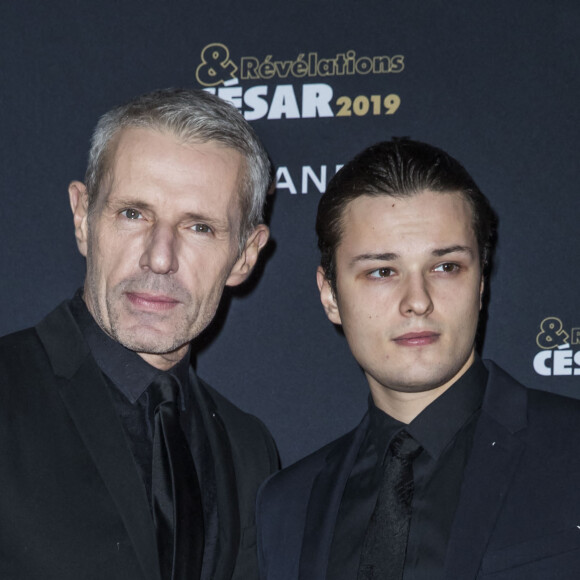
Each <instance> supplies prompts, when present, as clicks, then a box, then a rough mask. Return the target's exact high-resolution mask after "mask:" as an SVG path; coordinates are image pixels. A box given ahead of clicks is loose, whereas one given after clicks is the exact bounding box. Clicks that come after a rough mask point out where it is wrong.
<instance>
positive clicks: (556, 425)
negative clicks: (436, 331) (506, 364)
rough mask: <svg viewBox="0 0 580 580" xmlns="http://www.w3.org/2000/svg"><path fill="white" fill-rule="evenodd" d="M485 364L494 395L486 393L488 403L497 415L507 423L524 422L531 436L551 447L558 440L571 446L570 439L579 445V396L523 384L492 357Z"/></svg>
mask: <svg viewBox="0 0 580 580" xmlns="http://www.w3.org/2000/svg"><path fill="white" fill-rule="evenodd" d="M486 366H487V367H488V369H489V371H490V377H489V382H488V391H490V395H491V396H489V397H488V396H487V394H486V397H487V401H486V403H487V407H488V409H489V408H490V407H492V408H493V414H494V416H496V417H501V418H502V420H503V421H502V422H504V423H505V424H506V425H512V426H517V425H518V424H519V425H521V426H525V427H526V429H525V433H526V434H527V437H528V438H529V439H536V440H537V441H538V442H539V441H542V442H545V443H546V444H547V445H550V446H551V447H553V446H554V445H557V444H559V443H561V444H562V445H565V446H566V447H568V446H569V445H570V443H571V442H574V444H575V445H576V444H577V445H580V429H578V423H579V421H580V400H578V399H575V398H571V397H566V396H564V395H560V394H557V393H553V392H548V391H543V390H539V389H532V388H529V387H527V386H524V385H522V384H521V383H520V382H518V381H517V380H516V379H514V378H513V377H512V376H510V375H509V374H508V373H507V372H506V371H505V370H503V369H502V368H501V367H499V366H498V365H496V364H494V363H492V362H491V361H486ZM518 414H521V416H520V420H519V421H517V423H516V424H515V425H514V423H512V422H511V421H513V418H514V417H516V416H517V415H518ZM515 430H517V429H514V431H515ZM558 442H559V443H558Z"/></svg>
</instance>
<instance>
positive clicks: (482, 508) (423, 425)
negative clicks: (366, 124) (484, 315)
mask: <svg viewBox="0 0 580 580" xmlns="http://www.w3.org/2000/svg"><path fill="white" fill-rule="evenodd" d="M316 228H317V233H318V237H319V247H320V250H321V254H322V257H321V266H320V267H319V268H318V272H317V281H318V287H319V290H320V297H321V301H322V304H323V307H324V309H325V311H326V314H327V316H328V318H329V319H330V320H331V322H333V323H334V324H337V325H341V326H342V329H343V331H344V334H345V336H346V339H347V341H348V344H349V347H350V349H351V351H352V353H353V356H354V357H355V359H356V360H357V362H358V363H359V365H360V366H361V368H362V370H363V372H364V374H365V377H366V379H367V382H368V384H369V388H370V394H371V396H370V397H369V410H368V413H367V414H366V415H365V417H364V418H363V420H362V422H361V424H360V425H359V426H358V427H357V428H356V429H355V430H354V431H352V432H351V433H348V434H346V435H345V436H343V437H342V438H340V439H338V440H337V441H335V442H333V443H330V444H329V445H327V446H326V447H324V448H323V449H321V450H319V451H317V452H315V453H314V454H312V455H311V456H309V457H307V458H305V459H303V460H301V461H299V462H298V463H296V464H295V465H293V466H291V467H289V468H288V469H285V470H283V471H282V472H280V473H279V474H277V475H274V476H273V477H271V478H270V479H269V480H268V481H267V482H266V483H265V484H264V486H263V487H262V490H261V492H260V493H259V496H258V544H259V558H260V565H261V574H262V579H263V580H294V579H299V580H323V579H329V580H385V579H388V580H394V579H397V580H400V579H404V580H411V579H412V580H439V579H456V580H468V579H475V578H477V579H483V578H490V579H491V578H493V579H494V580H508V579H509V580H519V579H521V580H523V579H526V580H533V579H537V580H540V579H542V580H544V579H546V578H559V579H567V578H569V579H572V578H575V577H576V576H577V574H578V569H579V566H580V528H579V526H580V501H579V499H578V493H577V487H578V481H580V460H579V459H578V451H577V450H578V447H579V446H580V430H579V429H578V428H577V425H578V420H579V418H580V402H578V401H576V400H569V399H566V398H564V397H559V396H555V395H552V394H548V393H545V392H540V391H533V390H528V389H526V388H525V387H523V386H522V385H520V384H519V383H517V382H516V381H515V380H514V379H513V378H511V377H510V376H509V375H507V374H506V373H505V372H504V371H503V370H502V369H500V368H499V367H498V366H496V365H495V364H494V363H492V362H491V361H486V362H485V363H484V362H482V360H481V359H480V358H479V356H478V355H477V353H476V349H475V345H476V332H477V328H478V321H479V317H480V311H481V307H482V298H483V294H484V290H485V286H486V273H487V271H488V266H489V263H490V260H491V251H492V247H493V241H494V237H495V217H494V213H493V211H492V210H491V208H490V206H489V204H488V202H487V200H486V198H485V197H484V196H483V194H482V193H481V192H480V190H479V188H478V187H477V186H476V184H475V183H474V181H473V179H472V178H471V177H470V176H469V174H468V173H467V172H466V171H465V169H464V168H463V167H462V166H461V165H460V164H459V163H458V162H457V161H456V160H455V159H453V158H452V157H450V156H449V155H448V154H446V153H445V152H443V151H441V150H440V149H437V148H435V147H432V146H430V145H426V144H424V143H419V142H415V141H411V140H408V139H401V140H393V141H390V142H385V143H379V144H378V145H375V146H373V147H370V148H368V149H366V150H365V151H363V152H362V153H361V154H360V155H358V156H357V157H356V158H355V159H354V160H353V161H351V162H350V163H348V164H347V165H345V167H343V168H342V169H341V171H339V173H338V174H337V175H336V176H335V177H334V178H333V179H332V181H331V182H330V184H329V186H328V189H327V191H326V193H325V194H324V195H323V197H322V199H321V201H320V204H319V210H318V218H317V224H316Z"/></svg>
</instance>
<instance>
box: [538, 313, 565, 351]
mask: <svg viewBox="0 0 580 580" xmlns="http://www.w3.org/2000/svg"><path fill="white" fill-rule="evenodd" d="M569 338H570V336H569V334H568V333H567V332H566V331H565V330H564V325H563V324H562V321H561V320H560V319H559V318H556V317H555V316H549V317H548V318H544V320H542V323H541V324H540V333H539V334H538V336H536V344H537V345H538V346H539V347H540V348H544V349H549V348H556V347H557V346H560V345H562V344H567V343H568V339H569Z"/></svg>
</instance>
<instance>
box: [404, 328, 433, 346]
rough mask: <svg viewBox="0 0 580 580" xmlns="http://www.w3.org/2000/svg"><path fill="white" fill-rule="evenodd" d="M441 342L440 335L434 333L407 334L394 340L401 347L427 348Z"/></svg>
mask: <svg viewBox="0 0 580 580" xmlns="http://www.w3.org/2000/svg"><path fill="white" fill-rule="evenodd" d="M437 340H439V333H437V332H432V331H423V332H407V333H406V334H402V335H401V336H397V337H395V338H393V342H394V343H395V344H398V345H400V346H427V345H429V344H433V343H434V342H436V341H437Z"/></svg>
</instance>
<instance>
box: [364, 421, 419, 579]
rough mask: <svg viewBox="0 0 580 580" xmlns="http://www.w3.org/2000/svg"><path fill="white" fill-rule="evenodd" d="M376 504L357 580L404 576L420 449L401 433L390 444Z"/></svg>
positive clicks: (405, 433)
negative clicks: (415, 469)
mask: <svg viewBox="0 0 580 580" xmlns="http://www.w3.org/2000/svg"><path fill="white" fill-rule="evenodd" d="M390 450H391V456H390V458H389V459H388V460H387V461H386V462H385V468H384V472H383V481H382V483H381V489H380V490H379V495H378V498H377V503H376V505H375V509H374V511H373V515H372V516H371V520H370V522H369V526H368V528H367V531H366V534H365V539H364V543H363V549H362V552H361V559H360V564H359V569H358V576H357V580H400V579H401V578H402V577H403V568H404V565H405V553H406V551H407V537H408V535H409V523H410V520H411V501H412V499H413V460H414V459H415V458H416V457H417V455H419V453H420V452H421V450H422V447H421V446H420V445H419V444H418V443H417V442H416V441H415V440H414V439H413V438H412V437H411V436H410V435H409V434H408V433H407V432H406V431H401V432H400V433H399V434H398V435H397V436H396V437H395V438H394V439H393V441H392V442H391V446H390Z"/></svg>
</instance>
